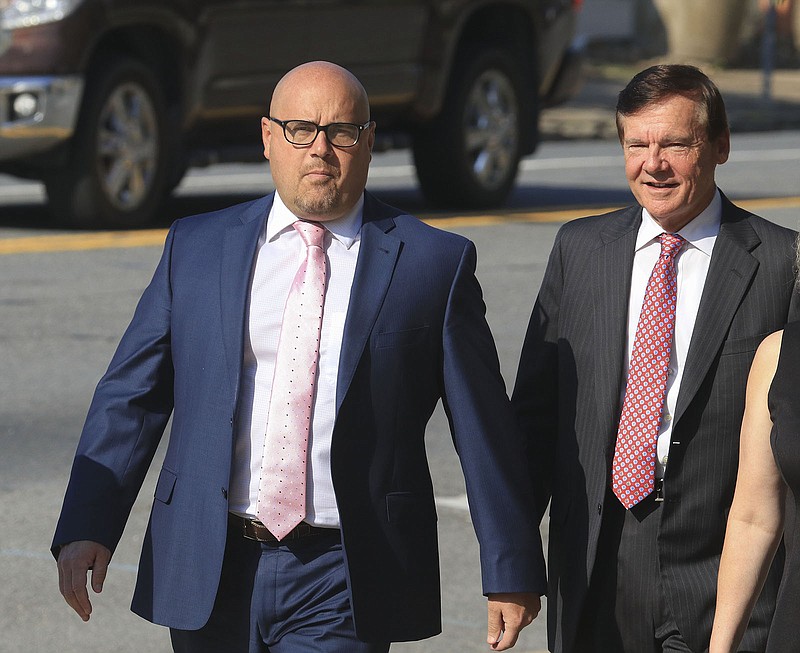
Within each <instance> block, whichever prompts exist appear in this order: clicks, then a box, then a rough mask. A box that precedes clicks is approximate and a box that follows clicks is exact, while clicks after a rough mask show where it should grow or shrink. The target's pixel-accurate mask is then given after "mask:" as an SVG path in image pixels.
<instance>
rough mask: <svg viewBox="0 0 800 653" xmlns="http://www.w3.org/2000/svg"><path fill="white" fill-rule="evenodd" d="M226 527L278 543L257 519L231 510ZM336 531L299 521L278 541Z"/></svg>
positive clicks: (263, 540) (250, 537)
mask: <svg viewBox="0 0 800 653" xmlns="http://www.w3.org/2000/svg"><path fill="white" fill-rule="evenodd" d="M228 528H230V529H233V530H234V531H236V532H237V533H239V534H241V536H242V537H244V538H247V539H248V540H255V541H256V542H265V543H267V544H278V542H279V540H278V538H277V537H275V536H274V535H273V534H272V533H270V532H269V529H267V527H266V526H264V524H262V523H261V522H260V521H258V520H257V519H249V518H247V517H241V516H239V515H235V514H233V513H232V512H229V513H228ZM338 532H339V531H338V529H335V528H320V527H319V526H312V525H311V524H306V523H305V522H300V523H299V524H298V525H297V526H295V527H294V528H293V529H292V530H291V531H289V533H287V535H286V537H284V538H283V539H282V540H280V542H289V541H291V540H299V539H301V538H304V537H313V536H315V535H330V534H331V533H338Z"/></svg>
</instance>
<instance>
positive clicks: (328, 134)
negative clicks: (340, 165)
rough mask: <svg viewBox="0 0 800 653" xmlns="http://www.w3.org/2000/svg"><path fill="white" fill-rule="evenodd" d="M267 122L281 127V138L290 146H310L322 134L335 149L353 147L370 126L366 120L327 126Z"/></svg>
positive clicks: (288, 121)
mask: <svg viewBox="0 0 800 653" xmlns="http://www.w3.org/2000/svg"><path fill="white" fill-rule="evenodd" d="M267 120H271V121H272V122H274V123H276V124H278V125H280V126H281V127H283V136H284V138H286V140H287V141H289V142H290V143H291V144H292V145H311V143H313V142H314V140H315V139H316V138H317V134H319V133H320V132H323V133H324V134H325V138H327V139H328V142H329V143H330V144H331V145H334V146H336V147H353V145H355V144H356V143H358V139H359V137H360V136H361V132H363V131H364V130H365V129H367V127H369V126H370V125H371V124H372V121H371V120H367V122H365V123H364V124H363V125H356V124H355V123H352V122H332V123H331V124H329V125H318V124H316V123H313V122H310V121H308V120H278V119H277V118H272V117H269V116H268V117H267Z"/></svg>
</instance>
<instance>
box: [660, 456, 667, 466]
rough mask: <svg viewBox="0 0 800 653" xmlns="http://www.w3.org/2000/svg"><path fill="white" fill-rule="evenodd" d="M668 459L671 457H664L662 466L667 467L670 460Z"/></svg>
mask: <svg viewBox="0 0 800 653" xmlns="http://www.w3.org/2000/svg"><path fill="white" fill-rule="evenodd" d="M668 459H669V456H664V457H663V458H662V459H661V464H662V465H664V467H666V466H667V460H668Z"/></svg>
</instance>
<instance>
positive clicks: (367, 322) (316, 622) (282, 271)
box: [53, 62, 545, 653]
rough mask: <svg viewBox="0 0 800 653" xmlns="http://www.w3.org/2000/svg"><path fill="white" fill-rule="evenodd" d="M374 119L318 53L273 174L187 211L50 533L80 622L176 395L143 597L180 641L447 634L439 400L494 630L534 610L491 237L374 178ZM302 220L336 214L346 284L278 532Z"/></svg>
mask: <svg viewBox="0 0 800 653" xmlns="http://www.w3.org/2000/svg"><path fill="white" fill-rule="evenodd" d="M320 132H321V133H320ZM374 133H375V123H374V122H372V121H371V120H370V118H369V103H368V100H367V95H366V93H365V91H364V89H363V87H362V86H361V84H360V83H359V82H358V80H357V79H356V78H355V77H353V76H352V75H351V74H350V73H349V72H348V71H346V70H344V69H343V68H340V67H339V66H336V65H334V64H330V63H326V62H313V63H309V64H304V65H302V66H299V67H298V68H295V69H294V70H292V71H290V72H289V73H288V74H287V75H286V76H285V77H284V78H283V79H282V80H281V81H280V82H279V84H278V85H277V86H276V88H275V91H274V93H273V97H272V102H271V105H270V114H269V116H268V117H265V118H263V119H262V134H263V141H264V155H265V157H266V158H267V159H268V160H269V161H270V167H271V173H272V176H273V179H274V182H275V187H276V189H277V190H276V192H275V193H273V194H272V195H269V196H267V197H264V198H261V199H258V200H255V201H252V202H248V203H245V204H241V205H238V206H234V207H231V208H228V209H225V210H221V211H217V212H214V213H210V214H204V215H199V216H194V217H190V218H186V219H182V220H178V221H177V222H176V223H175V224H173V226H172V228H171V229H170V231H169V234H168V236H167V240H166V244H165V248H164V254H163V256H162V258H161V262H160V263H159V265H158V268H157V270H156V272H155V275H154V277H153V280H152V281H151V283H150V285H149V286H148V287H147V289H146V290H145V292H144V294H143V296H142V298H141V300H140V302H139V305H138V307H137V309H136V312H135V315H134V317H133V320H132V322H131V324H130V326H129V327H128V329H127V331H126V333H125V335H124V336H123V338H122V341H121V343H120V345H119V348H118V349H117V352H116V354H115V356H114V358H113V359H112V361H111V364H110V366H109V369H108V371H107V372H106V374H105V375H104V376H103V378H102V380H101V381H100V383H99V385H98V387H97V390H96V392H95V396H94V400H93V402H92V405H91V408H90V410H89V414H88V417H87V420H86V424H85V426H84V430H83V434H82V436H81V440H80V443H79V445H78V450H77V453H76V456H75V461H74V463H73V468H72V474H71V478H70V482H69V486H68V488H67V492H66V497H65V499H64V506H63V509H62V513H61V517H60V519H59V522H58V526H57V529H56V533H55V537H54V541H53V552H54V554H55V555H56V557H57V560H58V570H59V585H60V590H61V593H62V594H63V595H64V597H65V599H66V601H67V603H68V604H69V605H70V606H71V607H72V608H73V609H74V610H75V611H76V612H77V613H78V615H79V616H80V617H81V618H82V619H84V620H88V619H89V616H90V614H91V609H92V607H91V603H90V601H89V596H88V592H87V588H86V582H87V574H88V570H90V569H91V570H92V575H91V585H92V588H93V590H94V591H96V592H99V591H100V590H101V589H102V586H103V582H104V580H105V576H106V571H107V567H108V563H109V560H110V559H111V556H112V554H113V551H114V548H115V547H116V545H117V544H118V542H119V539H120V537H121V535H122V531H123V528H124V525H125V522H126V520H127V517H128V514H129V512H130V510H131V506H132V504H133V502H134V499H135V497H136V495H137V493H138V491H139V489H140V487H141V484H142V482H143V479H144V476H145V473H146V471H147V469H148V467H149V466H150V463H151V461H152V459H153V456H154V453H155V450H156V447H157V445H158V442H159V440H160V438H161V436H162V434H163V432H164V429H165V427H166V424H167V421H168V419H169V417H170V415H171V416H172V419H173V422H172V430H171V434H170V437H169V446H168V449H167V452H166V456H165V459H164V463H163V466H162V468H161V472H160V475H159V479H158V483H157V485H156V488H155V497H154V501H153V507H152V513H151V518H150V523H149V525H148V528H147V533H146V536H145V540H144V545H143V549H142V556H141V560H140V564H139V574H138V579H137V584H136V590H135V594H134V598H133V605H132V609H133V610H134V612H136V613H137V614H139V615H141V616H142V617H144V618H145V619H148V620H150V621H152V622H154V623H158V624H162V625H165V626H168V627H169V628H170V634H171V638H172V644H173V648H174V649H175V650H176V651H192V652H193V653H196V652H209V653H210V652H212V651H213V652H217V653H218V652H222V651H224V652H225V653H230V652H237V651H251V652H255V651H261V652H263V651H270V652H273V653H279V652H282V651H291V652H292V653H295V652H297V651H301V652H305V651H309V652H311V651H314V652H317V651H319V652H323V651H324V652H338V653H361V652H363V653H378V652H383V651H387V650H388V648H389V644H390V642H393V641H404V640H415V639H422V638H425V637H430V636H432V635H435V634H437V633H438V632H440V630H441V616H440V611H441V608H440V585H439V562H438V552H437V546H438V545H437V534H436V512H435V507H434V500H433V488H432V484H431V478H430V475H429V471H428V465H427V461H426V456H425V445H424V432H425V426H426V424H427V422H428V420H429V418H430V416H431V414H432V412H433V410H434V407H435V405H436V403H437V402H438V401H439V399H442V401H443V403H444V406H445V410H446V412H447V416H448V418H449V421H450V426H451V431H452V435H453V438H454V442H455V445H456V449H457V451H458V454H459V456H460V460H461V464H462V468H463V471H464V474H465V479H466V486H467V494H468V498H469V504H470V509H471V514H472V517H473V523H474V525H475V529H476V533H477V536H478V539H479V542H480V557H481V569H482V578H483V591H484V593H485V594H486V596H487V597H488V613H489V627H488V637H487V641H488V644H489V646H490V648H492V649H494V650H504V649H507V648H510V647H512V646H513V645H514V643H515V642H516V639H517V635H518V633H519V631H520V629H521V628H523V627H524V626H525V625H527V624H528V623H530V622H531V621H532V620H533V619H534V618H535V616H536V614H537V613H538V611H539V608H540V600H539V596H540V595H541V594H542V593H543V591H544V586H545V580H544V564H543V559H542V554H541V541H540V538H539V534H538V530H537V527H536V525H535V524H534V522H533V519H532V516H533V515H534V514H536V510H535V509H534V507H533V505H532V501H533V500H532V490H531V487H532V484H531V481H530V479H529V478H528V477H527V472H526V470H525V467H524V460H525V456H524V455H523V451H522V444H521V438H520V436H519V434H518V431H517V427H516V425H515V420H514V418H513V415H512V412H511V410H510V405H509V401H508V398H507V396H506V392H505V386H504V383H503V380H502V377H501V375H500V370H499V365H498V360H497V353H496V350H495V346H494V342H493V340H492V337H491V334H490V332H489V328H488V326H487V324H486V321H485V317H484V312H485V307H484V304H483V301H482V297H481V290H480V287H479V285H478V282H477V280H476V278H475V275H474V271H475V261H476V254H475V249H474V246H473V244H472V243H471V242H469V241H468V240H466V239H464V238H462V237H460V236H457V235H454V234H449V233H445V232H442V231H438V230H435V229H433V228H430V227H428V226H426V225H425V224H423V223H421V222H419V221H418V220H416V219H415V218H413V217H411V216H409V215H406V214H404V213H403V212H402V211H399V210H397V209H394V208H392V207H389V206H387V205H385V204H383V203H381V202H379V201H378V200H377V199H375V198H374V197H372V196H371V195H370V194H369V193H366V192H365V191H364V188H365V185H366V180H367V170H368V167H369V161H370V159H371V149H372V145H373V141H374ZM298 220H300V221H305V222H309V223H313V224H316V225H322V226H323V227H324V228H325V233H324V245H323V247H324V251H325V266H326V267H327V289H326V290H325V294H324V309H323V313H322V315H323V316H322V319H321V332H320V336H319V347H318V352H319V353H318V359H317V361H316V373H315V379H316V380H315V386H314V388H315V389H314V391H313V400H312V413H311V417H310V418H309V419H310V429H309V430H310V434H309V439H308V447H307V461H306V463H305V470H306V471H305V473H304V476H305V480H304V481H303V485H304V487H305V509H304V511H305V514H304V517H303V520H302V521H301V522H300V523H299V524H298V525H297V526H295V527H294V528H292V529H291V530H290V531H289V532H288V534H283V533H281V534H280V535H278V536H276V535H275V534H273V533H272V532H270V530H269V529H268V528H266V526H264V524H263V523H262V522H261V521H259V520H258V519H257V518H256V514H257V513H258V514H262V512H261V509H260V508H259V501H261V499H260V496H261V495H260V493H259V482H260V477H261V471H260V470H261V468H262V462H263V463H269V462H271V461H267V460H263V458H264V457H265V456H263V454H262V452H264V451H265V450H266V449H265V444H264V439H265V430H266V427H267V424H268V416H269V414H270V413H269V403H270V397H271V395H272V388H273V376H274V375H275V374H276V372H275V370H276V367H277V366H276V358H277V350H278V345H279V335H280V332H281V324H282V321H283V315H284V305H286V303H287V297H289V295H290V287H291V286H292V283H293V282H292V280H293V278H294V275H295V271H296V270H297V268H298V266H299V265H300V264H301V263H302V262H303V260H304V257H305V253H304V252H305V245H304V242H303V239H302V238H301V236H300V235H299V232H298V231H296V230H295V229H297V227H295V228H293V226H294V224H295V223H296V222H297V221H298ZM292 292H294V291H292ZM276 382H277V379H276ZM290 435H291V437H294V435H292V434H290ZM304 453H305V452H304Z"/></svg>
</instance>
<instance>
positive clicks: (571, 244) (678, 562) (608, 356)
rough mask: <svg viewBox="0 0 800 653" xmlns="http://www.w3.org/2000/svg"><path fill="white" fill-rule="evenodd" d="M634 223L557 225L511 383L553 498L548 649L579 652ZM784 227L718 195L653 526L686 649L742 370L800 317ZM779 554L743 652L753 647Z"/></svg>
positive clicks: (698, 632)
mask: <svg viewBox="0 0 800 653" xmlns="http://www.w3.org/2000/svg"><path fill="white" fill-rule="evenodd" d="M640 219H641V209H640V208H639V207H633V208H629V209H624V210H622V211H617V212H614V213H611V214H607V215H603V216H593V217H590V218H584V219H580V220H576V221H574V222H571V223H568V224H567V225H565V226H564V227H562V229H561V230H560V232H559V235H558V237H557V239H556V243H555V245H554V248H553V253H552V254H551V260H550V263H549V264H548V268H547V271H546V272H545V277H544V280H543V282H542V288H541V290H540V293H539V296H538V299H537V303H536V305H535V307H534V311H533V314H532V316H531V324H530V327H529V331H528V334H527V336H526V339H525V343H524V346H523V353H522V357H521V360H520V367H519V373H518V377H517V381H516V384H515V388H514V399H513V401H514V406H515V409H516V411H517V414H518V416H519V419H520V423H521V425H522V429H523V432H524V434H525V436H526V438H528V440H529V442H530V447H529V450H530V456H531V465H532V469H533V474H534V477H535V478H536V479H537V483H540V484H541V486H542V489H541V490H540V493H539V494H540V497H539V499H540V501H539V502H540V505H545V504H546V502H547V500H548V499H551V507H550V534H549V535H550V544H549V563H550V564H549V577H550V595H549V601H548V624H549V626H548V627H549V636H550V642H551V645H552V648H553V650H555V651H557V652H559V653H562V652H563V653H574V652H576V651H578V650H579V649H575V648H574V646H573V644H574V638H575V634H576V631H577V629H578V624H579V619H580V615H581V612H582V610H583V607H584V604H585V597H586V592H587V587H588V585H589V579H590V578H591V573H592V571H593V570H594V568H595V552H596V550H597V544H598V537H599V533H600V525H601V523H602V520H603V515H604V513H605V512H606V510H607V509H608V506H607V505H605V497H606V493H607V490H608V487H609V484H610V469H611V460H612V456H613V450H614V441H615V435H616V426H617V424H618V421H619V416H620V408H621V406H620V397H621V396H622V387H623V386H622V384H623V382H624V379H623V375H622V369H623V362H624V347H625V335H624V323H625V320H626V316H627V300H628V295H629V287H630V275H631V269H632V260H633V248H634V247H635V238H636V231H637V229H638V226H639V222H640ZM795 235H796V234H795V233H794V232H792V231H790V230H788V229H785V228H782V227H779V226H777V225H774V224H771V223H769V222H767V221H766V220H764V219H762V218H759V217H758V216H754V215H752V214H750V213H748V212H746V211H743V210H742V209H739V208H737V207H735V206H734V205H733V204H731V203H730V202H729V201H728V200H727V199H726V198H725V197H724V196H723V209H722V225H721V229H720V234H719V237H718V238H717V242H716V244H715V247H714V251H713V254H712V259H711V264H710V267H709V272H708V277H707V280H706V284H705V287H704V289H703V297H702V301H701V304H700V308H699V312H698V316H697V321H696V325H695V330H694V333H693V335H692V341H691V345H690V348H689V351H688V355H687V363H686V367H685V369H684V376H683V379H682V382H681V388H680V396H679V397H678V400H677V406H676V410H675V415H674V421H673V424H674V427H673V438H672V440H673V444H672V446H671V448H670V453H669V456H670V457H669V460H670V464H669V466H668V468H667V471H666V476H665V494H666V499H665V502H664V504H663V506H662V508H661V510H660V512H661V515H660V520H659V529H658V556H659V568H660V576H659V577H660V579H661V582H662V585H663V590H664V596H665V598H666V601H667V604H668V607H669V609H670V610H671V612H672V614H673V616H674V618H675V621H676V623H677V625H678V627H679V629H680V631H681V634H682V635H683V636H684V638H685V639H686V641H687V643H688V644H689V647H690V648H691V649H692V650H703V648H704V647H706V646H707V645H708V636H709V634H710V625H711V620H712V618H713V609H714V600H715V591H716V578H717V566H718V564H719V554H720V551H721V549H722V541H723V537H724V531H725V518H726V515H727V510H728V508H729V506H730V501H731V498H732V496H733V487H734V484H735V479H736V469H737V463H738V440H739V428H740V426H741V418H742V413H743V407H744V401H743V398H744V390H745V385H746V379H747V373H748V370H749V366H750V363H751V361H752V358H753V355H754V353H755V349H756V347H757V346H758V344H759V342H760V341H761V339H763V337H764V336H766V335H767V334H768V333H771V332H772V331H775V330H777V329H780V328H782V327H783V325H784V324H785V323H786V322H787V321H788V320H792V319H794V320H797V319H800V304H799V303H798V302H797V300H796V297H795V295H794V293H793V283H794V271H793V269H792V261H793V250H794V247H793V245H794V238H795ZM542 499H544V503H542ZM781 555H782V554H781V553H779V560H780V556H781ZM779 560H778V561H776V566H774V567H773V570H772V571H771V572H770V576H769V578H768V579H767V582H766V585H765V589H764V593H763V594H762V597H761V599H760V600H759V601H758V602H757V605H756V607H755V610H754V612H753V618H752V620H751V623H750V626H749V628H748V631H747V633H746V634H745V638H744V641H743V645H742V650H749V651H758V650H763V648H764V644H765V641H766V633H767V630H768V624H769V618H770V615H771V613H772V610H773V609H774V601H775V593H776V588H777V581H778V579H779V571H780V570H779V569H778V566H777V565H779V564H780V562H779ZM615 653H619V652H618V651H615ZM636 653H638V652H636Z"/></svg>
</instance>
